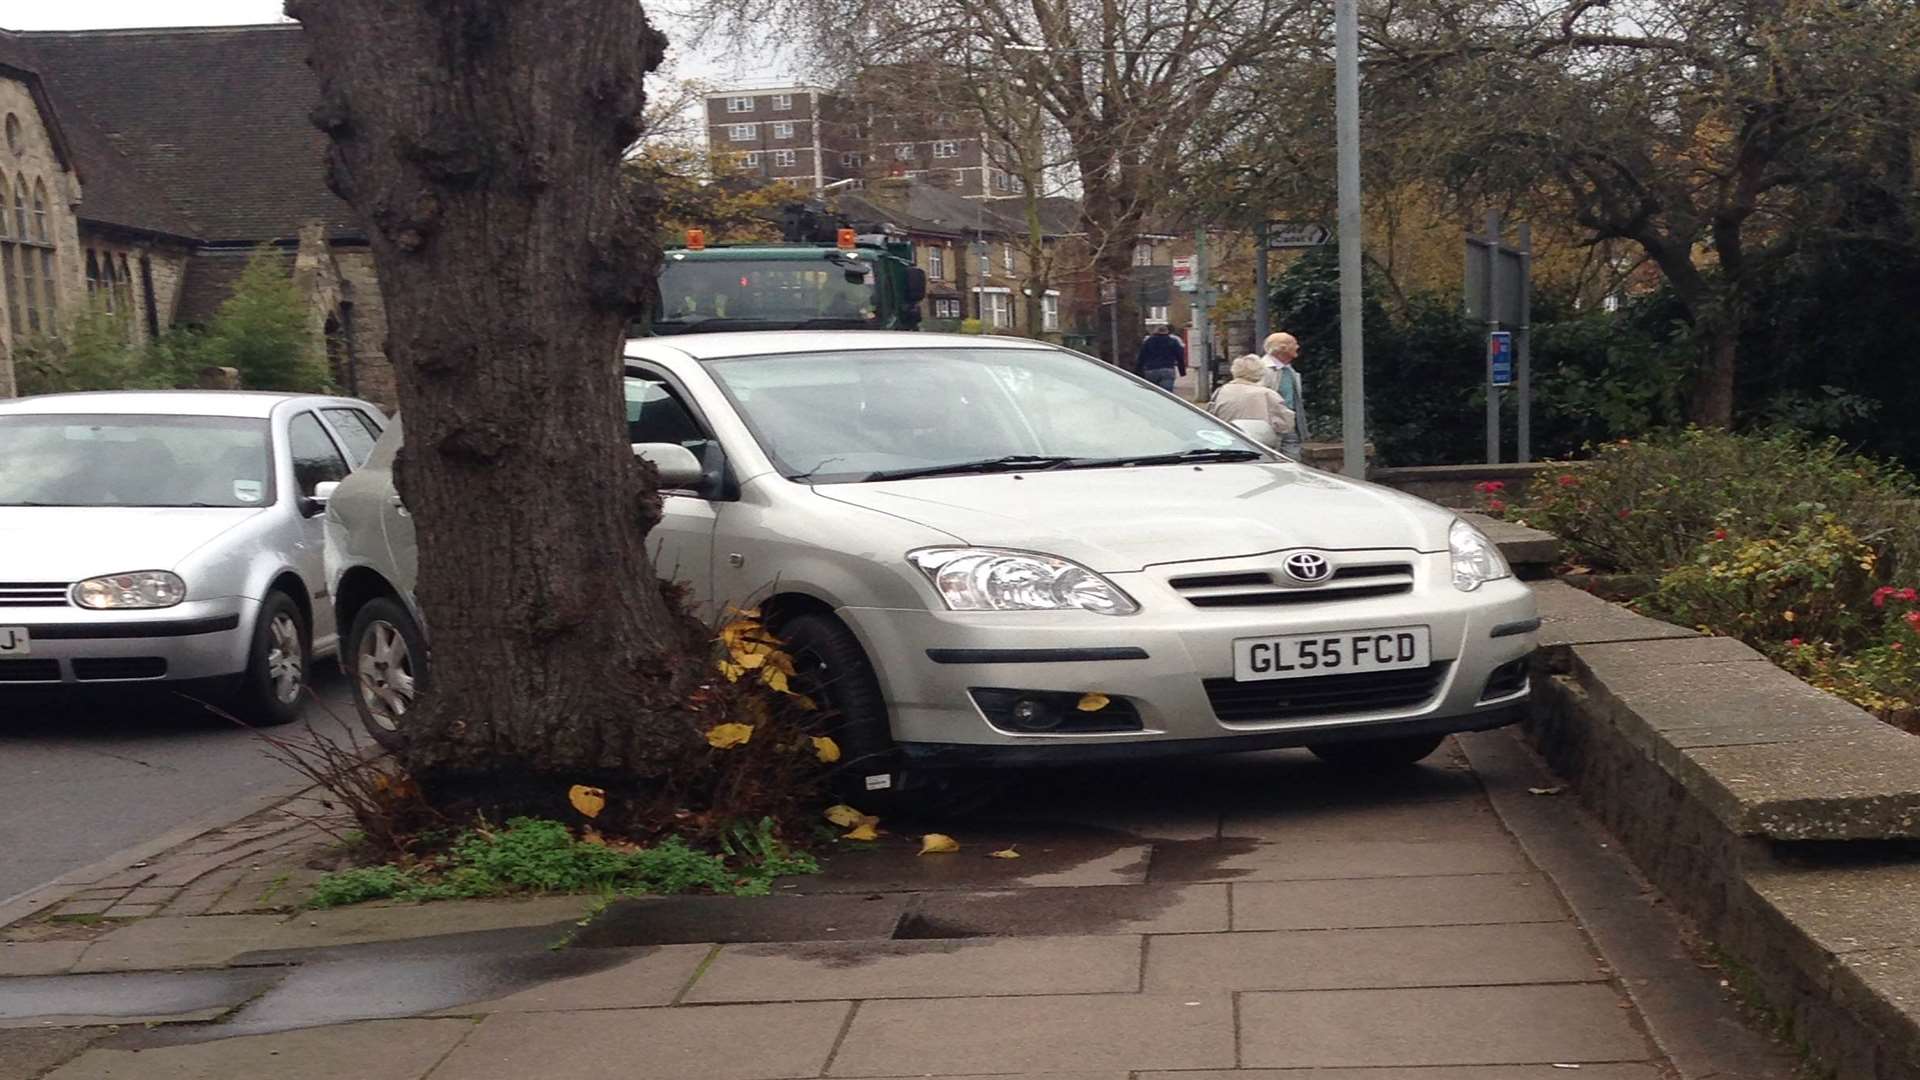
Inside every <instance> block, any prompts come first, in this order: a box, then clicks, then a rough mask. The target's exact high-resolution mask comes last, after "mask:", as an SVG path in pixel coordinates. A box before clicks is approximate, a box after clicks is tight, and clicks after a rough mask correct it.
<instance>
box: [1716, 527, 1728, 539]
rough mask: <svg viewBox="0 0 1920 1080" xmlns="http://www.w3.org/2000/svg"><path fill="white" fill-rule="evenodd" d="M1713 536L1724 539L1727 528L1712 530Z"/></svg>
mask: <svg viewBox="0 0 1920 1080" xmlns="http://www.w3.org/2000/svg"><path fill="white" fill-rule="evenodd" d="M1713 538H1714V539H1715V540H1725V539H1726V538H1727V530H1725V529H1715V530H1713Z"/></svg>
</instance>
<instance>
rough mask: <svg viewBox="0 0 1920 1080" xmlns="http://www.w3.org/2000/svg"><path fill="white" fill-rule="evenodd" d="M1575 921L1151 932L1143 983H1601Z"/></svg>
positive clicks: (1173, 987) (1181, 986) (1231, 986)
mask: <svg viewBox="0 0 1920 1080" xmlns="http://www.w3.org/2000/svg"><path fill="white" fill-rule="evenodd" d="M1602 977H1603V976H1602V975H1601V973H1600V969H1599V965H1598V964H1597V963H1596V962H1595V961H1594V959H1593V955H1592V953H1590V952H1589V951H1588V949H1587V944H1586V941H1585V940H1584V939H1583V938H1581V936H1580V934H1579V932H1578V931H1577V930H1575V929H1574V928H1573V926H1572V925H1571V924H1569V923H1520V924H1516V925H1512V926H1419V927H1393V928H1388V929H1376V930H1276V931H1258V932H1252V933H1234V934H1165V935H1159V936H1156V937H1153V938H1150V939H1148V942H1147V968H1146V979H1145V989H1146V990H1147V991H1149V992H1162V993H1175V992H1178V991H1182V990H1334V989H1362V988H1384V987H1403V986H1494V985H1511V984H1521V983H1574V982H1594V981H1598V980H1600V979H1601V978H1602Z"/></svg>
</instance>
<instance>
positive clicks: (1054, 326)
mask: <svg viewBox="0 0 1920 1080" xmlns="http://www.w3.org/2000/svg"><path fill="white" fill-rule="evenodd" d="M1040 329H1042V330H1058V329H1060V298H1059V297H1057V296H1043V297H1041V298H1040Z"/></svg>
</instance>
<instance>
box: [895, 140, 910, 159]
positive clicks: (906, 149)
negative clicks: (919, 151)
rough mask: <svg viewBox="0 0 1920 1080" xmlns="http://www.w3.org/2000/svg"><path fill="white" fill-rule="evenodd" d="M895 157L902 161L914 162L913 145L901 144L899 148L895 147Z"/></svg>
mask: <svg viewBox="0 0 1920 1080" xmlns="http://www.w3.org/2000/svg"><path fill="white" fill-rule="evenodd" d="M893 156H894V157H895V158H897V159H899V160H901V161H912V160H913V144H912V143H901V144H900V145H899V146H896V147H894V148H893Z"/></svg>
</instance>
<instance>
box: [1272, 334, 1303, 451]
mask: <svg viewBox="0 0 1920 1080" xmlns="http://www.w3.org/2000/svg"><path fill="white" fill-rule="evenodd" d="M1266 346H1267V355H1266V357H1265V359H1266V361H1267V377H1266V379H1265V380H1264V382H1265V383H1266V385H1267V388H1268V389H1270V390H1272V391H1274V392H1275V393H1277V394H1279V395H1280V399H1281V400H1282V401H1285V402H1286V403H1287V408H1289V409H1292V410H1293V430H1291V431H1283V432H1281V433H1280V452H1281V453H1283V454H1285V455H1287V457H1289V458H1292V459H1293V460H1294V461H1301V460H1303V459H1302V457H1301V449H1300V444H1301V443H1303V442H1305V441H1306V438H1307V406H1306V401H1307V391H1306V384H1305V383H1304V382H1303V381H1302V380H1301V378H1300V370H1299V369H1298V368H1296V367H1294V366H1293V361H1294V358H1295V357H1297V356H1299V355H1300V342H1299V341H1297V340H1295V338H1294V336H1293V335H1292V334H1288V333H1278V334H1268V335H1267V341H1266Z"/></svg>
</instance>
